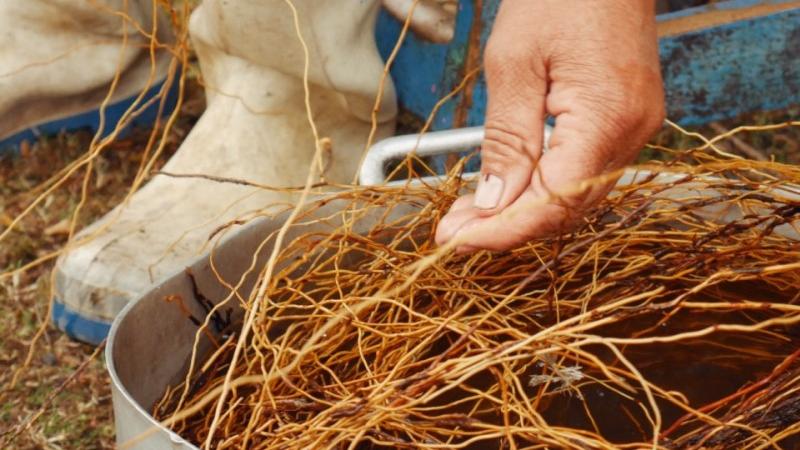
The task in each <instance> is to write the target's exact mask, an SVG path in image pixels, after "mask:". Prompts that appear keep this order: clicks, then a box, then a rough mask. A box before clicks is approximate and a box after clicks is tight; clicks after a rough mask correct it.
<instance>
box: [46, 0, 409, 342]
mask: <svg viewBox="0 0 800 450" xmlns="http://www.w3.org/2000/svg"><path fill="white" fill-rule="evenodd" d="M294 4H295V5H296V7H297V8H298V12H299V15H300V18H301V28H302V32H303V36H304V37H305V39H306V41H307V43H308V47H309V50H310V52H311V67H310V82H311V85H312V95H311V103H312V108H313V112H314V119H315V122H316V124H317V126H318V128H319V133H320V136H325V137H329V138H330V139H331V140H332V143H333V145H332V161H331V164H330V167H329V169H328V171H327V172H326V177H327V178H328V179H331V180H336V181H341V182H349V181H351V180H352V177H353V176H354V173H355V170H356V169H357V167H356V166H357V164H358V161H359V159H360V157H361V154H362V151H363V150H364V147H365V144H366V139H367V136H368V133H369V129H370V113H371V110H372V106H373V103H374V101H375V96H376V94H377V89H378V83H379V80H380V76H381V73H382V70H383V62H382V61H381V59H380V57H379V55H378V52H377V49H376V46H375V42H374V37H373V36H374V34H373V33H374V30H373V28H374V23H375V17H376V13H377V7H378V4H377V1H359V2H353V1H352V0H326V1H324V2H320V1H316V0H294ZM190 29H191V33H192V40H193V43H194V45H195V47H196V50H197V54H198V57H199V60H200V65H201V69H202V71H203V75H204V82H205V85H206V92H207V98H208V106H207V109H206V111H205V113H204V114H203V116H202V118H201V119H200V121H199V122H198V123H197V125H195V127H194V129H193V130H192V132H191V133H190V134H189V136H188V137H187V138H186V140H185V142H184V143H183V145H182V146H181V148H180V149H179V150H178V152H177V154H175V156H173V158H172V159H171V160H170V161H169V162H168V164H167V165H166V166H165V167H164V169H163V170H164V171H166V172H172V173H192V174H196V173H202V174H207V175H215V176H223V177H233V178H240V179H246V180H249V181H253V182H257V183H262V184H268V185H272V186H298V185H302V184H303V183H304V181H305V179H306V175H307V173H308V169H309V167H310V164H311V159H312V156H313V154H314V149H315V143H314V139H313V136H312V133H311V131H310V128H309V125H308V121H307V118H306V110H305V105H304V99H303V84H302V73H303V64H304V58H303V51H302V48H301V46H300V43H299V40H298V38H297V36H296V33H295V31H294V23H293V19H292V13H291V10H290V9H289V7H288V6H287V4H286V3H285V2H284V1H283V0H270V1H265V0H259V1H253V0H249V1H246V0H237V1H225V0H206V1H205V2H203V3H202V5H201V6H200V7H199V8H198V9H197V10H196V11H195V12H194V13H193V16H192V20H191V28H190ZM395 115H396V107H395V98H394V90H393V87H392V86H391V83H387V89H386V90H385V93H384V96H383V98H382V107H381V114H380V121H381V125H380V128H379V133H378V138H380V137H384V136H386V135H388V134H390V133H391V132H392V131H393V127H394V116H395ZM287 200H290V199H289V198H288V197H287V195H286V194H280V193H276V192H272V191H264V190H257V189H253V188H249V187H245V186H241V185H235V184H225V183H217V182H213V181H207V180H204V179H195V178H192V179H187V178H171V177H166V176H163V175H159V176H156V177H155V178H154V179H153V180H152V181H151V182H150V183H149V184H147V185H146V186H145V187H144V188H142V189H141V190H140V191H139V192H138V193H136V194H135V195H134V197H133V198H132V200H131V202H130V203H129V204H128V205H127V206H126V207H124V208H122V210H121V211H120V210H119V208H118V209H116V210H114V211H112V212H111V213H109V214H108V215H107V216H106V217H105V218H103V219H101V220H100V221H99V222H98V223H95V224H94V225H92V226H91V227H89V228H88V229H87V230H84V232H83V233H82V235H86V233H91V232H92V231H93V230H98V229H100V228H102V227H105V226H106V225H107V224H108V223H109V221H111V222H110V226H108V228H107V230H105V231H102V232H101V234H100V236H99V237H97V238H96V239H94V240H92V241H91V242H90V243H88V244H86V245H84V246H82V247H78V248H76V249H74V250H72V251H71V252H70V253H68V254H67V255H65V256H64V257H62V258H61V259H60V260H59V263H58V265H57V269H56V270H57V274H56V288H57V298H56V308H55V314H54V316H55V317H54V319H55V321H56V323H57V325H58V326H59V327H61V328H62V329H65V330H66V331H67V332H68V333H70V334H71V335H72V336H74V337H77V338H79V339H81V340H85V341H89V342H98V341H99V340H101V339H102V337H103V336H104V335H105V332H106V330H107V326H108V323H109V322H110V321H111V320H112V319H113V318H114V316H115V315H116V313H117V312H119V311H120V309H121V308H122V307H123V306H125V304H126V303H128V302H129V301H130V300H132V299H134V298H136V297H137V296H138V295H141V294H142V293H144V292H145V291H146V290H147V289H148V287H150V286H151V285H152V284H153V283H158V282H159V281H161V280H163V279H165V278H167V277H169V276H170V275H172V274H174V273H176V272H178V271H181V270H183V269H184V267H186V266H187V265H189V263H190V262H191V261H193V260H195V259H196V258H197V257H199V256H200V252H201V250H202V247H203V245H204V244H205V243H206V242H207V240H208V238H209V235H210V234H211V232H212V231H213V230H215V229H216V228H218V227H219V226H220V225H221V224H224V223H226V222H228V221H229V220H231V219H233V218H235V217H238V216H240V215H242V214H243V213H246V212H248V211H253V210H258V209H262V208H265V207H267V206H268V205H270V204H275V203H276V202H285V201H287ZM118 213H119V218H118V219H116V220H115V221H113V219H114V217H115V216H116V215H117V214H118Z"/></svg>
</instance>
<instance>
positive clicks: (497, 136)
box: [481, 121, 535, 171]
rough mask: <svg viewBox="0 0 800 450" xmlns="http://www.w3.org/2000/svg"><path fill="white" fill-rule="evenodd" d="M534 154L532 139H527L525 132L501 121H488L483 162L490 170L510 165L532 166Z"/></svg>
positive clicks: (482, 150)
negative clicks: (515, 129) (518, 130)
mask: <svg viewBox="0 0 800 450" xmlns="http://www.w3.org/2000/svg"><path fill="white" fill-rule="evenodd" d="M534 154H535V153H534V149H533V148H532V146H531V142H530V139H526V138H525V136H524V134H522V133H519V132H516V131H514V128H513V127H510V126H508V125H507V124H504V123H502V122H499V121H491V122H487V123H486V132H485V135H484V139H483V146H482V148H481V164H483V166H484V167H486V168H488V169H489V170H490V171H493V170H492V169H501V168H508V167H519V166H523V167H531V166H532V165H533V158H532V156H533V155H534Z"/></svg>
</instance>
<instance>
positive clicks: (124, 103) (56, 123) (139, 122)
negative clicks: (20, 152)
mask: <svg viewBox="0 0 800 450" xmlns="http://www.w3.org/2000/svg"><path fill="white" fill-rule="evenodd" d="M165 82H166V80H165V81H161V82H159V83H157V84H155V85H154V86H153V87H151V88H150V89H148V90H147V91H146V92H145V94H144V96H143V97H142V99H141V100H140V101H139V102H138V103H137V105H139V106H140V107H141V106H142V105H145V104H147V103H148V102H151V101H152V103H151V104H149V105H148V106H147V107H145V108H142V110H141V111H140V112H139V113H138V114H137V115H136V116H135V117H133V118H132V120H131V121H130V122H129V124H128V125H127V127H126V128H124V129H122V130H120V134H121V135H123V136H124V135H125V133H127V132H129V131H130V130H131V129H132V128H133V127H135V126H142V127H147V126H152V124H153V123H154V122H155V121H156V119H157V118H158V112H159V107H160V102H161V99H160V98H159V96H160V95H161V92H162V89H164V83H165ZM178 89H179V83H177V82H176V81H173V82H172V84H171V85H170V86H169V87H168V88H167V97H166V99H164V107H163V109H162V114H163V115H169V114H171V113H172V111H173V110H174V109H175V105H176V104H177V101H178ZM137 97H138V95H133V96H131V97H128V98H125V99H122V100H119V101H117V102H115V103H112V104H110V105H108V107H107V108H106V109H105V111H104V113H103V114H104V116H105V127H104V129H103V137H105V136H107V135H109V134H110V133H111V132H112V131H114V129H115V128H116V126H117V124H118V123H119V122H120V121H121V120H122V118H123V116H124V115H125V113H126V112H127V111H128V110H129V109H130V107H131V106H133V105H134V103H136V99H137ZM99 127H100V110H99V109H95V110H92V111H87V112H85V113H81V114H76V115H74V116H69V117H65V118H63V119H58V120H53V121H50V122H45V123H42V124H39V125H36V126H35V127H33V128H29V129H27V130H23V131H20V132H19V133H15V134H13V135H11V136H9V137H7V138H5V139H2V140H0V154H2V153H3V152H7V151H15V150H16V149H17V148H18V147H19V144H20V143H22V141H28V142H33V141H35V140H36V139H38V138H39V137H40V136H49V135H54V134H58V133H60V132H62V131H74V130H80V129H86V130H89V131H91V132H92V133H94V132H96V131H97V129H98V128H99Z"/></svg>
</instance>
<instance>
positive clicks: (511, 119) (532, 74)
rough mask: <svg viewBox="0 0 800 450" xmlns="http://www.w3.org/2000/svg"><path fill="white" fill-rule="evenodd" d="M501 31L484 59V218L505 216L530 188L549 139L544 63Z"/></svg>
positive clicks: (480, 201)
mask: <svg viewBox="0 0 800 450" xmlns="http://www.w3.org/2000/svg"><path fill="white" fill-rule="evenodd" d="M501 9H502V7H501ZM498 20H500V17H498ZM495 30H497V32H496V33H493V35H492V37H491V38H490V41H489V43H488V45H487V48H486V54H485V56H484V67H485V71H486V85H487V89H488V100H487V106H486V123H485V129H486V134H485V137H484V140H483V145H482V147H481V176H480V179H479V181H478V187H477V189H476V191H475V197H474V203H473V206H474V207H475V209H476V210H477V211H478V213H479V214H480V215H481V216H492V215H495V214H497V213H498V212H500V211H502V210H503V209H504V208H505V207H507V206H508V205H509V204H511V203H512V202H513V201H514V200H516V199H517V198H518V197H519V196H520V194H522V192H523V191H524V190H525V189H526V188H527V187H528V186H529V185H530V183H531V175H532V173H533V169H534V168H535V167H536V164H537V162H538V160H539V157H540V155H541V153H542V145H543V139H544V136H543V126H544V116H545V97H546V95H547V80H546V76H545V67H544V61H543V59H542V58H539V57H536V54H535V52H534V51H532V48H530V47H529V46H528V45H526V44H525V43H524V42H519V41H517V42H506V41H507V40H506V39H505V37H504V35H503V34H500V35H498V33H503V30H504V28H503V27H497V26H496V27H495Z"/></svg>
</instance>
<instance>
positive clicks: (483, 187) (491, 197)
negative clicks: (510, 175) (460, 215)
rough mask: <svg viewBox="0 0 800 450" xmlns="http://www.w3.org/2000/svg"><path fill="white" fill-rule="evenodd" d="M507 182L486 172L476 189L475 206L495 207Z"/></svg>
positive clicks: (481, 207) (482, 207)
mask: <svg viewBox="0 0 800 450" xmlns="http://www.w3.org/2000/svg"><path fill="white" fill-rule="evenodd" d="M504 186H505V183H504V182H503V180H502V179H500V177H498V176H495V175H492V174H486V175H482V176H481V179H480V180H479V181H478V187H477V189H475V202H474V203H473V206H475V207H476V208H478V209H493V208H496V207H497V205H498V203H500V197H501V196H502V195H503V187H504Z"/></svg>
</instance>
